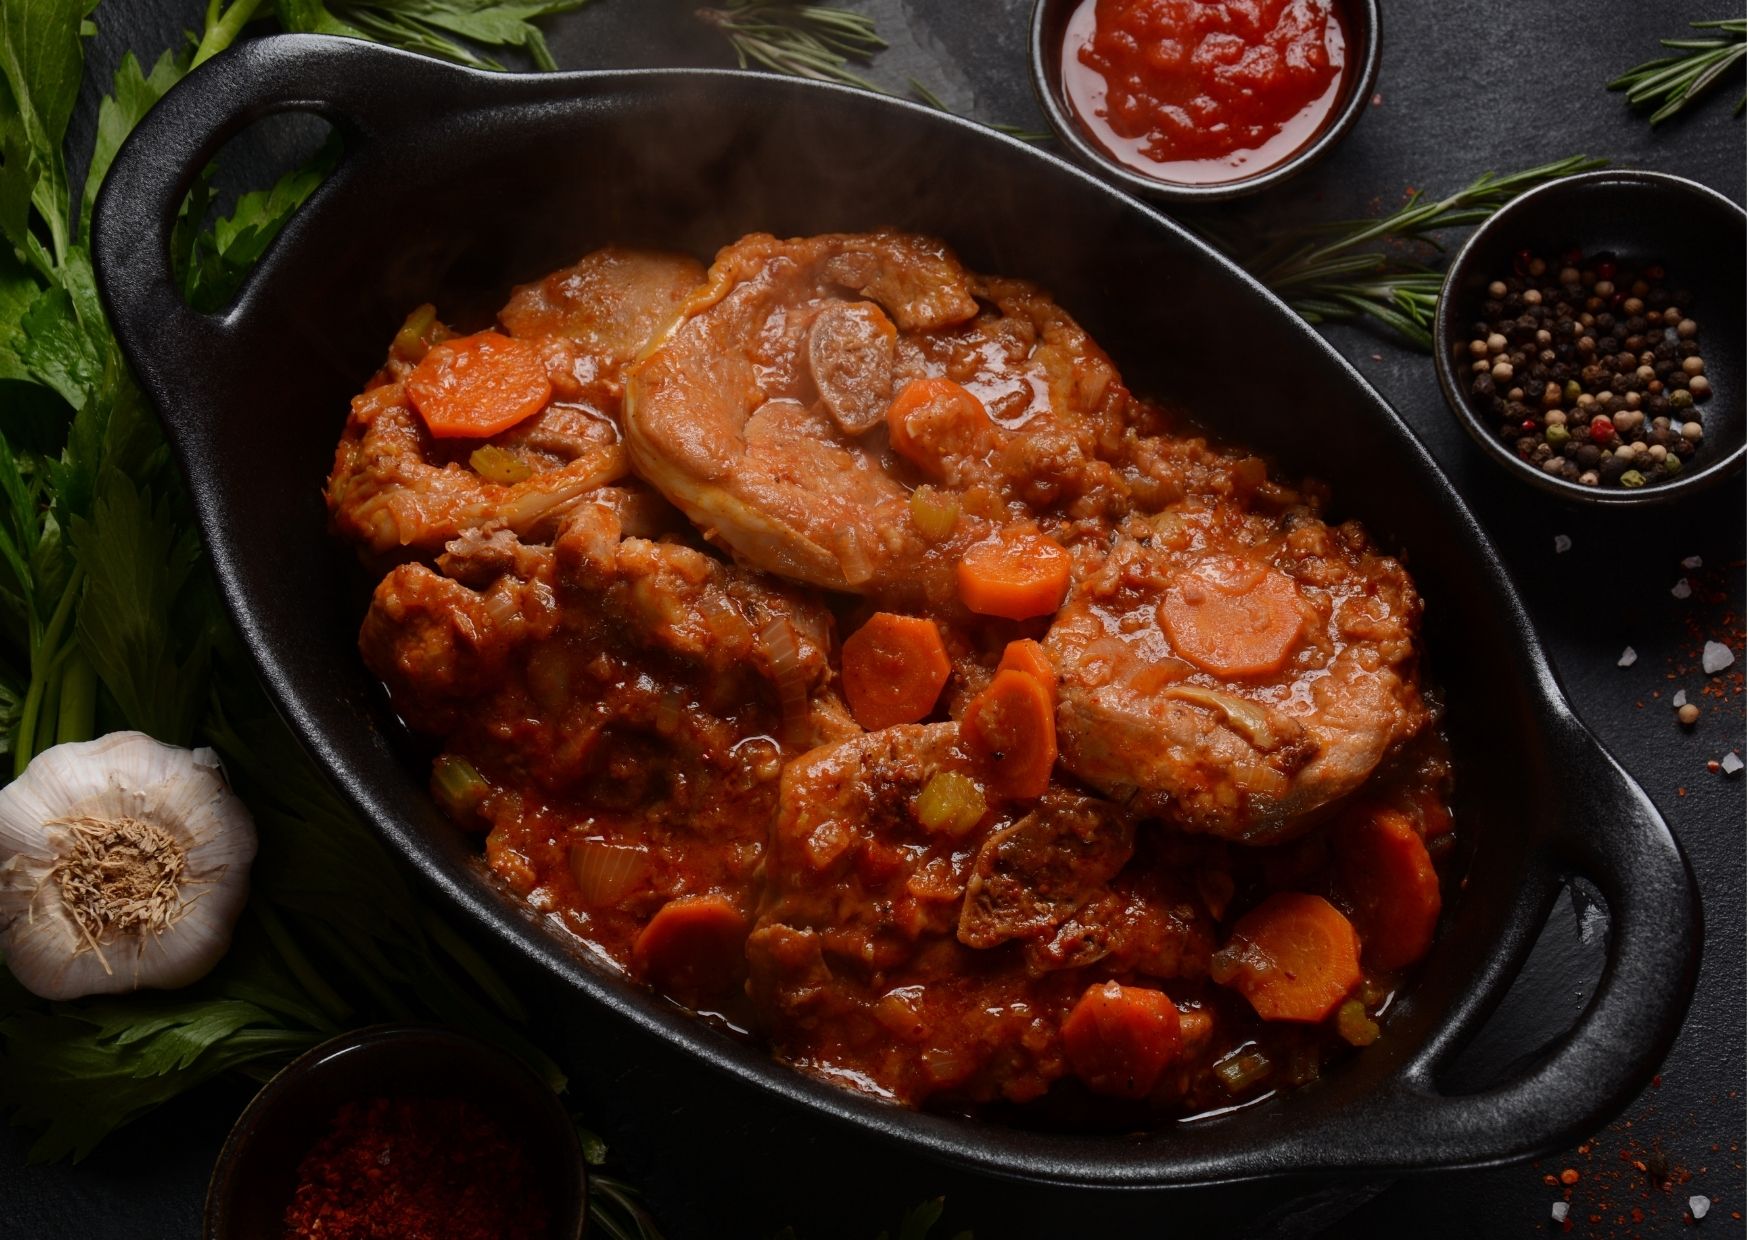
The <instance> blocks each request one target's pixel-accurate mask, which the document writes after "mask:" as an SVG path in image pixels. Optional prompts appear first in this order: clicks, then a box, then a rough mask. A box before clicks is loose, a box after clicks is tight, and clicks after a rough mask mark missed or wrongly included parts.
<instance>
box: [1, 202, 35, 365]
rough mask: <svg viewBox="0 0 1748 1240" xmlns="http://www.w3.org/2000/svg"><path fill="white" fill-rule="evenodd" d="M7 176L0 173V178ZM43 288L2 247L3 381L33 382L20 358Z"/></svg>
mask: <svg viewBox="0 0 1748 1240" xmlns="http://www.w3.org/2000/svg"><path fill="white" fill-rule="evenodd" d="M3 176H4V174H3V173H0V177H3ZM41 291H42V289H41V286H40V285H39V284H38V283H37V282H36V277H34V276H32V275H31V274H30V272H29V270H27V269H26V268H25V266H24V264H23V263H21V262H20V261H19V260H18V257H17V255H15V254H14V253H13V252H12V248H11V247H10V246H0V381H4V380H8V379H17V380H23V381H25V382H30V381H31V378H30V370H29V368H28V367H26V366H25V364H24V359H23V358H21V357H20V356H19V350H21V349H22V348H23V347H24V316H25V313H26V311H28V310H29V308H30V303H31V302H33V301H35V300H36V299H37V296H38V295H39V294H40V292H41Z"/></svg>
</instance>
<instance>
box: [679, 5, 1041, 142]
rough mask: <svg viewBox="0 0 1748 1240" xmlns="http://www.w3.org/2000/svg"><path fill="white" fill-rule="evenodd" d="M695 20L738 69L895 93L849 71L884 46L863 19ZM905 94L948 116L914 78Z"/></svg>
mask: <svg viewBox="0 0 1748 1240" xmlns="http://www.w3.org/2000/svg"><path fill="white" fill-rule="evenodd" d="M697 17H698V20H699V21H701V22H703V23H705V24H706V25H708V26H710V27H712V28H714V29H715V30H717V31H718V32H719V33H721V34H722V36H723V37H724V38H725V39H727V40H728V45H729V47H730V48H732V49H733V51H734V56H735V60H736V62H737V63H738V64H739V65H740V67H741V68H743V69H752V68H763V69H769V70H771V71H772V72H774V73H785V74H788V75H789V76H791V77H799V78H807V79H809V80H811V81H815V82H837V83H839V84H841V85H844V86H856V87H859V88H861V89H862V90H871V91H874V92H875V93H877V94H882V95H891V94H895V93H897V92H894V91H890V90H888V89H886V87H884V86H881V85H879V84H878V83H876V82H872V81H869V80H868V79H867V78H865V77H863V76H862V75H861V74H859V73H857V72H855V71H854V70H853V69H851V68H850V66H851V65H852V64H855V65H866V64H868V63H869V61H870V60H872V58H873V56H874V54H875V53H876V52H880V51H884V50H885V49H886V48H887V46H888V44H887V42H886V40H885V39H883V38H881V37H880V31H879V30H878V28H877V27H876V26H875V24H874V19H873V18H872V17H869V16H868V15H867V14H866V13H858V12H856V11H855V10H853V9H845V8H839V7H837V6H836V5H829V4H808V3H805V2H803V0H729V3H728V4H726V5H724V6H723V7H721V8H703V9H699V10H698V11H697ZM910 93H911V95H912V96H913V97H915V98H916V99H918V100H919V101H921V102H922V103H925V104H927V105H928V106H929V107H931V108H934V109H935V110H936V111H937V112H952V111H953V109H952V108H950V107H948V106H947V104H946V102H945V101H943V100H942V98H941V97H940V96H939V95H937V94H936V93H935V92H934V91H932V90H930V89H929V88H928V87H927V86H925V85H923V83H921V82H919V81H917V80H916V79H915V78H912V79H910ZM989 128H991V129H993V130H995V131H996V132H997V133H1005V134H1007V135H1008V136H1010V137H1014V138H1018V139H1019V140H1020V141H1022V142H1047V141H1049V140H1050V137H1051V135H1050V134H1048V133H1043V132H1040V131H1037V130H1029V129H1024V128H1022V127H1020V126H1018V125H1003V124H991V125H989Z"/></svg>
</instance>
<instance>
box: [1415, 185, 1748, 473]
mask: <svg viewBox="0 0 1748 1240" xmlns="http://www.w3.org/2000/svg"><path fill="white" fill-rule="evenodd" d="M1745 221H1748V217H1745V216H1744V214H1743V211H1742V209H1741V208H1740V207H1738V206H1737V205H1736V204H1735V203H1733V202H1731V201H1730V200H1729V199H1727V198H1725V197H1723V196H1722V195H1720V194H1717V193H1714V192H1713V191H1711V190H1709V189H1706V188H1705V187H1704V186H1701V185H1697V184H1695V183H1694V182H1692V181H1688V180H1684V179H1682V178H1680V177H1675V176H1668V175H1666V174H1663V173H1656V172H1640V171H1620V172H1591V173H1584V174H1582V175H1579V176H1573V177H1567V178H1565V179H1563V180H1559V181H1554V182H1551V183H1550V184H1548V185H1545V186H1542V187H1541V188H1539V189H1536V190H1532V191H1531V192H1529V193H1527V194H1524V195H1523V196H1522V197H1520V198H1518V199H1516V200H1515V201H1513V202H1512V203H1511V204H1510V205H1508V206H1507V207H1505V208H1504V209H1502V210H1501V211H1499V212H1498V213H1496V214H1495V215H1494V216H1493V217H1492V218H1491V219H1489V220H1488V221H1487V222H1486V223H1485V224H1484V225H1482V227H1480V228H1479V229H1477V230H1476V232H1475V234H1474V236H1472V237H1471V238H1470V239H1469V242H1468V244H1467V245H1466V246H1464V247H1463V249H1462V250H1461V252H1459V253H1458V255H1457V257H1456V259H1455V260H1454V261H1453V262H1452V263H1451V267H1450V273H1449V275H1447V277H1446V278H1445V284H1444V290H1443V292H1442V293H1441V295H1440V297H1439V305H1438V314H1437V319H1436V323H1435V325H1434V332H1433V339H1434V342H1435V346H1436V348H1437V357H1436V364H1437V368H1438V375H1439V382H1440V384H1441V386H1442V387H1443V388H1444V392H1445V398H1446V399H1447V400H1448V401H1449V402H1450V406H1451V409H1452V410H1453V411H1454V412H1455V413H1456V415H1457V417H1458V418H1459V419H1460V420H1461V421H1462V423H1463V425H1464V427H1465V428H1466V429H1467V430H1468V432H1469V434H1470V435H1471V436H1473V437H1474V439H1475V441H1476V442H1477V443H1478V444H1480V446H1481V448H1482V449H1483V450H1484V451H1485V452H1486V453H1487V454H1488V455H1489V456H1491V457H1492V458H1493V459H1494V460H1496V461H1498V462H1499V463H1500V464H1502V465H1503V466H1505V467H1506V468H1507V469H1509V470H1511V471H1512V472H1513V473H1515V474H1517V475H1518V476H1519V477H1521V478H1523V479H1524V480H1525V481H1527V482H1530V483H1532V484H1533V485H1535V486H1538V487H1540V488H1542V489H1543V490H1546V491H1551V492H1553V493H1555V494H1558V495H1561V496H1563V497H1566V498H1569V499H1573V500H1577V501H1582V502H1591V503H1604V504H1646V503H1660V502H1667V501H1670V500H1674V499H1676V498H1678V497H1681V496H1685V495H1689V494H1692V493H1693V492H1695V491H1697V490H1699V489H1701V488H1704V487H1707V486H1709V485H1711V484H1713V483H1715V482H1718V481H1720V480H1721V479H1723V478H1726V477H1729V476H1731V475H1732V474H1734V473H1735V472H1736V471H1737V470H1739V469H1740V468H1741V466H1742V463H1743V458H1744V446H1743V407H1742V401H1743V375H1742V371H1743V358H1742V352H1743V331H1744V327H1743V323H1744V318H1743V298H1742V278H1743V272H1744V267H1745V257H1744V255H1745V244H1744V225H1745Z"/></svg>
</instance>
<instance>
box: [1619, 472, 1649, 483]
mask: <svg viewBox="0 0 1748 1240" xmlns="http://www.w3.org/2000/svg"><path fill="white" fill-rule="evenodd" d="M1621 485H1622V486H1623V487H1642V486H1644V485H1645V475H1644V474H1641V473H1640V472H1639V471H1638V470H1636V469H1629V470H1627V472H1626V473H1624V474H1622V475H1621Z"/></svg>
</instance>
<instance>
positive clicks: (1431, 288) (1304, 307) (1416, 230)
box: [1203, 155, 1607, 351]
mask: <svg viewBox="0 0 1748 1240" xmlns="http://www.w3.org/2000/svg"><path fill="white" fill-rule="evenodd" d="M1606 162H1607V161H1605V160H1600V159H1591V158H1589V157H1587V156H1583V155H1574V156H1572V157H1570V158H1568V159H1561V160H1556V161H1555V162H1553V163H1550V164H1542V165H1540V166H1539V167H1535V168H1526V169H1524V170H1523V171H1522V172H1514V173H1510V174H1508V175H1506V176H1496V175H1494V174H1493V173H1491V172H1485V173H1482V174H1481V175H1480V176H1479V177H1477V178H1475V180H1474V181H1472V182H1471V183H1470V184H1468V185H1467V186H1465V187H1464V188H1462V189H1460V190H1458V191H1457V192H1456V193H1454V194H1451V195H1449V196H1448V197H1445V198H1439V199H1434V200H1428V199H1426V198H1425V197H1424V196H1423V195H1422V194H1421V193H1420V191H1418V190H1416V191H1415V192H1414V193H1413V194H1412V195H1411V196H1410V197H1409V200H1408V202H1407V203H1406V204H1405V205H1404V206H1402V207H1400V208H1398V209H1397V210H1395V211H1393V212H1391V213H1390V214H1389V215H1386V216H1383V217H1381V218H1379V219H1375V220H1341V221H1331V222H1325V223H1316V224H1300V225H1294V226H1292V227H1290V228H1286V229H1280V230H1276V231H1274V232H1269V233H1264V234H1262V235H1260V236H1257V237H1254V238H1244V239H1238V238H1235V237H1233V236H1231V235H1226V234H1222V233H1219V232H1216V231H1213V230H1210V229H1206V228H1204V230H1203V232H1204V235H1205V236H1207V237H1208V239H1209V240H1210V241H1212V242H1213V243H1214V244H1215V245H1216V246H1218V247H1219V248H1220V249H1221V250H1224V251H1225V252H1226V254H1227V255H1228V256H1229V257H1231V258H1232V260H1233V261H1234V262H1236V263H1238V264H1239V266H1241V267H1243V268H1244V269H1245V270H1246V271H1249V272H1250V273H1251V274H1252V275H1254V276H1256V278H1257V279H1259V280H1261V281H1262V282H1263V283H1264V284H1266V285H1268V286H1269V287H1270V288H1271V289H1273V290H1274V291H1275V292H1276V293H1278V294H1279V295H1280V296H1281V297H1282V298H1283V299H1285V300H1286V302H1287V304H1288V305H1290V306H1292V307H1293V309H1294V310H1295V311H1297V312H1298V313H1299V314H1300V315H1301V316H1302V317H1303V318H1304V319H1305V320H1306V321H1307V322H1311V323H1325V322H1353V321H1366V320H1370V321H1372V322H1374V323H1377V324H1379V325H1381V326H1383V327H1385V328H1387V329H1389V330H1391V331H1393V332H1395V333H1396V334H1397V335H1399V336H1401V337H1402V338H1403V339H1404V340H1406V341H1408V342H1409V343H1411V344H1414V345H1416V346H1418V347H1419V348H1421V349H1424V350H1429V351H1430V350H1431V348H1432V317H1433V311H1434V310H1435V309H1436V307H1437V305H1438V294H1439V288H1440V286H1441V285H1442V284H1443V282H1444V276H1443V274H1442V273H1441V272H1439V271H1438V270H1436V269H1435V268H1433V267H1432V266H1431V265H1430V264H1429V263H1428V262H1426V261H1424V259H1422V258H1420V257H1418V256H1415V255H1414V254H1413V253H1412V252H1409V253H1402V252H1401V251H1403V250H1404V249H1411V248H1412V247H1430V248H1431V249H1433V250H1434V251H1437V250H1439V249H1440V248H1442V247H1440V246H1439V243H1438V234H1441V233H1443V232H1445V231H1446V230H1448V229H1452V228H1465V227H1469V226H1471V225H1474V224H1479V223H1480V222H1481V221H1482V220H1485V219H1486V218H1488V217H1489V216H1491V215H1492V214H1493V213H1494V212H1495V211H1497V210H1499V208H1500V207H1503V206H1504V205H1505V204H1506V203H1508V202H1510V201H1511V200H1512V199H1514V198H1516V197H1517V196H1518V195H1519V194H1521V193H1523V192H1524V191H1525V190H1530V189H1534V188H1535V187H1536V186H1538V185H1542V184H1545V183H1546V182H1548V181H1552V180H1556V179H1558V178H1560V177H1566V176H1571V175H1573V174H1574V173H1578V172H1588V171H1590V170H1591V169H1594V168H1600V167H1602V166H1603V165H1604V164H1605V163H1606ZM1378 246H1388V247H1392V248H1393V249H1394V250H1395V251H1397V252H1391V250H1388V249H1378V248H1373V247H1378Z"/></svg>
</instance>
